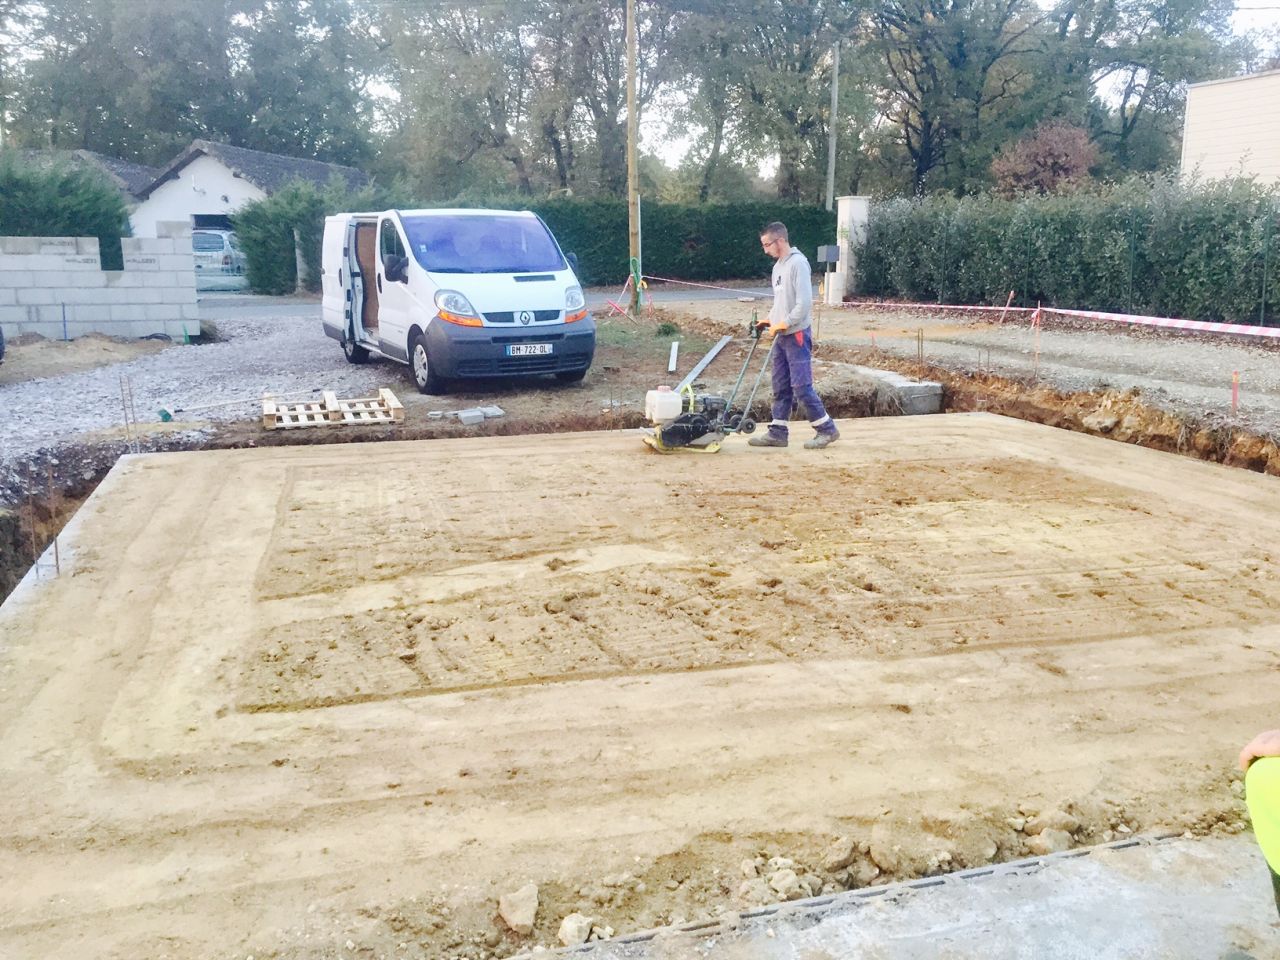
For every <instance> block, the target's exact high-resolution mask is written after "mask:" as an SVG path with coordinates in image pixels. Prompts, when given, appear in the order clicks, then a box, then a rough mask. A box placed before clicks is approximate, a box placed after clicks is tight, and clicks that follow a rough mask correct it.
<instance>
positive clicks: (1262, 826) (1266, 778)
mask: <svg viewBox="0 0 1280 960" xmlns="http://www.w3.org/2000/svg"><path fill="white" fill-rule="evenodd" d="M1244 796H1245V802H1246V803H1247V804H1248V805H1249V816H1250V818H1251V819H1252V820H1253V834H1254V836H1255V837H1257V838H1258V846H1260V847H1261V848H1262V855H1263V856H1264V857H1266V858H1267V865H1268V866H1270V867H1271V869H1272V870H1273V871H1274V872H1276V873H1280V757H1262V758H1261V759H1259V760H1255V761H1253V763H1251V764H1250V765H1249V771H1248V772H1247V773H1246V774H1245V775H1244Z"/></svg>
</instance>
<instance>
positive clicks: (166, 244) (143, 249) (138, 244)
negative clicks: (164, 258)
mask: <svg viewBox="0 0 1280 960" xmlns="http://www.w3.org/2000/svg"><path fill="white" fill-rule="evenodd" d="M120 246H121V247H122V248H123V249H124V255H125V259H126V260H127V259H128V258H129V255H130V254H139V255H142V256H148V257H154V256H159V255H160V254H162V253H173V241H172V240H161V239H160V238H158V237H125V238H124V239H123V240H121V241H120Z"/></svg>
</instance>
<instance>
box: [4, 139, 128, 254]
mask: <svg viewBox="0 0 1280 960" xmlns="http://www.w3.org/2000/svg"><path fill="white" fill-rule="evenodd" d="M128 230H129V218H128V216H127V214H126V213H125V209H124V200H123V199H122V198H121V196H120V191H119V190H117V189H116V188H115V186H114V185H112V184H110V183H108V182H107V180H106V178H105V177H102V176H100V175H99V174H97V173H95V172H93V171H90V170H86V169H78V168H74V167H70V166H53V167H41V166H36V165H31V164H26V163H23V162H22V161H21V160H20V159H19V158H18V156H17V155H16V153H15V152H14V151H10V150H3V151H0V236H5V237H97V238H98V250H99V255H100V257H101V259H102V266H103V267H104V268H105V269H107V270H119V269H121V268H122V267H123V266H124V256H123V252H122V250H121V247H120V237H121V236H122V235H124V234H127V233H128Z"/></svg>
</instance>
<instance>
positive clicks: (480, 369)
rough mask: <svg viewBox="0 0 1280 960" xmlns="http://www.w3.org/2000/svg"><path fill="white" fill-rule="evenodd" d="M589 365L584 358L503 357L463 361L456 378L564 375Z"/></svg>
mask: <svg viewBox="0 0 1280 960" xmlns="http://www.w3.org/2000/svg"><path fill="white" fill-rule="evenodd" d="M586 365H587V358H586V357H584V356H580V355H579V356H573V357H556V356H550V357H501V358H499V359H497V360H463V361H462V362H460V363H459V364H458V366H457V367H456V368H455V373H454V375H455V376H459V377H490V376H494V375H498V374H506V375H518V374H528V375H531V376H532V375H533V374H538V373H563V372H565V371H569V370H581V369H583V368H584V367H586Z"/></svg>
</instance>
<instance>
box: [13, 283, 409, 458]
mask: <svg viewBox="0 0 1280 960" xmlns="http://www.w3.org/2000/svg"><path fill="white" fill-rule="evenodd" d="M237 312H240V313H244V312H246V311H237ZM319 312H320V308H319V305H318V304H314V305H313V306H312V311H311V313H312V315H310V316H279V315H276V316H266V317H263V316H243V317H235V318H222V319H217V320H215V321H214V323H215V325H216V328H217V331H218V335H219V337H220V338H221V339H220V340H219V341H218V342H216V343H209V344H204V345H200V346H195V345H190V346H184V345H177V346H173V347H170V348H169V349H167V350H164V351H162V352H160V353H157V354H152V355H150V356H144V357H138V358H136V359H134V360H129V361H127V362H125V363H118V364H113V365H111V366H105V367H99V368H97V369H94V370H85V371H81V372H78V373H68V374H64V375H62V376H59V377H51V378H48V379H41V380H29V381H25V382H22V383H12V384H7V385H4V386H0V463H2V464H11V463H13V462H15V461H20V460H23V459H25V458H27V457H30V456H31V455H33V454H35V453H36V452H37V451H40V450H42V449H54V450H56V449H57V448H59V447H61V446H64V445H66V444H68V443H75V442H77V440H78V439H79V438H81V437H82V435H84V434H86V433H91V432H94V431H101V430H112V429H120V428H121V427H122V426H123V422H124V413H123V406H122V401H121V392H120V380H121V377H128V379H129V381H130V383H131V385H132V389H133V400H134V409H135V410H136V412H137V417H138V420H139V421H142V422H148V421H149V422H155V421H157V420H158V419H159V411H160V409H161V408H166V409H173V408H176V407H194V406H198V405H202V404H208V403H222V402H225V401H228V400H242V401H243V402H242V403H240V404H238V405H235V406H224V407H216V408H213V409H210V410H200V411H193V412H192V413H191V414H190V418H191V419H200V420H238V419H244V417H245V416H246V414H247V413H250V412H251V411H252V410H253V409H254V407H255V406H256V405H258V404H260V403H261V400H260V398H261V395H262V394H263V393H265V392H271V393H275V394H295V395H297V397H296V399H306V398H307V397H308V396H310V393H309V391H312V390H316V389H320V388H323V389H325V390H334V391H336V392H337V393H338V395H339V396H343V395H346V396H361V395H365V394H366V392H367V391H376V389H377V388H378V387H379V386H385V385H386V383H387V381H388V380H389V379H391V380H397V381H398V380H400V379H403V380H404V389H406V390H412V389H413V386H412V384H411V383H410V382H409V380H408V376H409V375H408V370H407V368H402V367H400V366H399V365H398V364H397V365H392V364H389V363H387V362H382V363H374V362H371V363H370V364H368V365H367V366H352V365H351V364H348V363H347V362H346V360H345V359H343V356H342V351H341V350H340V349H339V347H338V345H337V343H335V342H334V341H333V340H330V339H329V338H327V337H326V336H325V335H324V333H323V331H322V330H321V327H320V320H319ZM19 349H21V348H19ZM388 367H393V368H394V369H393V372H394V376H390V377H389V376H388V369H387V368H388ZM315 396H316V397H317V398H318V397H319V394H318V393H316V394H315ZM179 417H182V415H181V414H180V415H179Z"/></svg>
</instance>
